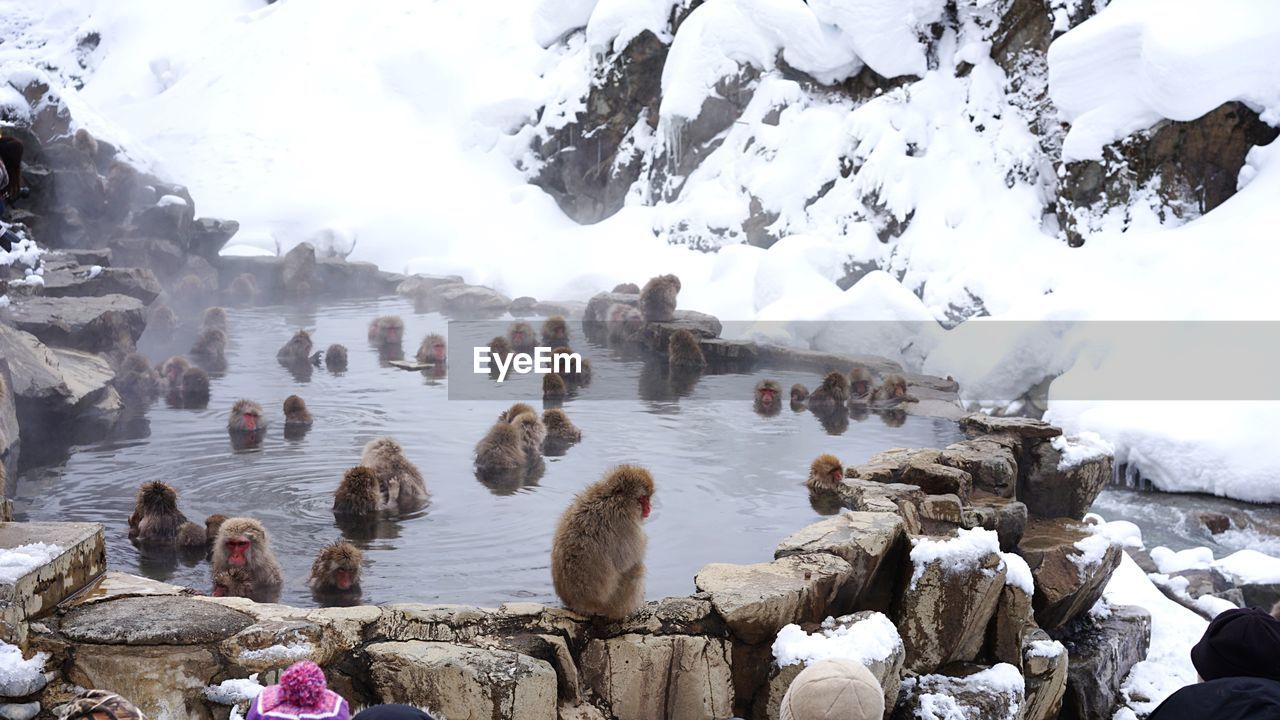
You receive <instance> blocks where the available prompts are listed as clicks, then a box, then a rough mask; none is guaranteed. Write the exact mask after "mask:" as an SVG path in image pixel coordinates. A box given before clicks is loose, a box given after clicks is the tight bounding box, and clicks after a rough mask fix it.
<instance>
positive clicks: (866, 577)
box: [773, 512, 906, 607]
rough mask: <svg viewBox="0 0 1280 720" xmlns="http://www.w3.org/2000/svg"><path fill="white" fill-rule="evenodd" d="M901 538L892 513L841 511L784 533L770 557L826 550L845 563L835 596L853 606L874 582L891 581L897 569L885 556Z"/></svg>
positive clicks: (899, 525) (902, 542)
mask: <svg viewBox="0 0 1280 720" xmlns="http://www.w3.org/2000/svg"><path fill="white" fill-rule="evenodd" d="M905 538H906V535H905V534H904V531H903V523H902V518H900V517H899V516H898V515H896V514H891V513H873V512H844V513H841V514H840V515H837V516H835V517H832V518H828V519H826V520H822V521H821V522H816V523H814V524H812V525H809V526H808V527H806V528H804V529H802V530H800V531H799V532H795V533H792V534H791V535H789V536H787V537H786V539H784V540H783V541H782V542H781V543H780V544H779V545H778V548H777V550H775V551H774V553H773V556H774V557H775V558H784V557H790V556H793V555H808V554H810V553H827V554H830V555H835V556H836V557H839V558H840V559H842V560H844V561H845V562H847V563H849V567H850V572H849V576H848V579H847V580H846V581H845V583H844V586H843V587H841V588H840V589H839V599H840V600H842V601H844V602H847V603H848V604H849V605H848V606H849V607H856V606H858V605H860V604H861V603H860V602H859V600H860V599H861V598H863V597H864V596H865V595H866V594H867V593H868V592H870V591H871V590H873V589H874V588H875V587H877V586H878V585H880V584H882V583H887V584H890V585H891V584H893V580H894V578H893V577H892V574H893V573H894V572H895V571H896V570H897V568H896V567H890V566H889V565H888V564H887V563H886V558H888V557H889V556H890V555H892V554H893V553H894V551H895V550H899V549H900V548H901V547H903V546H904V545H905ZM842 604H843V603H842Z"/></svg>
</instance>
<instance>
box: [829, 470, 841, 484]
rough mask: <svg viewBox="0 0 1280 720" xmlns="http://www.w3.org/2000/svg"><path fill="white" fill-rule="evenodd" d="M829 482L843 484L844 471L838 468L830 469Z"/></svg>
mask: <svg viewBox="0 0 1280 720" xmlns="http://www.w3.org/2000/svg"><path fill="white" fill-rule="evenodd" d="M830 474H831V482H833V483H836V484H839V483H842V482H844V471H843V470H841V469H840V468H838V467H833V468H831V473H830Z"/></svg>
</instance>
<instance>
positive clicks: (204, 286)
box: [169, 273, 217, 311]
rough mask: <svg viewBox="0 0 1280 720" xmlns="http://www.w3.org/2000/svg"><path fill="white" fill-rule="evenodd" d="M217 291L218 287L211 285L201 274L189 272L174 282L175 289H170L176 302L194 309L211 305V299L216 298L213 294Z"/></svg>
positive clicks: (185, 307) (186, 308) (171, 295)
mask: <svg viewBox="0 0 1280 720" xmlns="http://www.w3.org/2000/svg"><path fill="white" fill-rule="evenodd" d="M216 291H217V287H215V286H213V285H211V284H210V283H209V282H208V281H207V280H204V279H203V278H201V277H200V276H199V275H197V274H195V273H187V274H186V275H183V276H182V278H180V279H179V280H178V282H176V283H174V284H173V289H172V290H170V291H169V295H170V297H171V298H172V299H173V302H174V303H175V304H177V305H179V306H181V307H182V308H183V309H185V310H192V311H194V310H198V309H199V308H202V307H206V306H207V305H209V301H210V300H212V299H214V298H213V295H214V293H215V292H216Z"/></svg>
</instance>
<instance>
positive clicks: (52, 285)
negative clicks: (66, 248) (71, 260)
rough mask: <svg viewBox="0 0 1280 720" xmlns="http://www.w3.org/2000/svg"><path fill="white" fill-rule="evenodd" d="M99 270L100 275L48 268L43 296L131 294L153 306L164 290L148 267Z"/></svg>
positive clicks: (79, 269)
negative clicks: (152, 303) (153, 302)
mask: <svg viewBox="0 0 1280 720" xmlns="http://www.w3.org/2000/svg"><path fill="white" fill-rule="evenodd" d="M99 267H100V270H99V271H98V272H97V274H93V272H92V271H91V269H90V268H88V267H84V266H81V265H71V266H66V267H62V268H58V269H46V270H45V274H44V292H43V294H44V295H45V296H46V297H102V296H104V295H127V296H128V297H131V298H135V299H137V300H139V301H141V302H142V304H143V305H150V304H151V302H152V301H154V300H155V299H156V298H157V297H159V296H160V293H161V292H162V291H163V288H161V287H160V281H159V280H157V279H156V275H155V273H153V272H151V271H150V270H148V269H147V268H141V267H125V268H113V267H101V266H99Z"/></svg>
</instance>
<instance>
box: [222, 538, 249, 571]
mask: <svg viewBox="0 0 1280 720" xmlns="http://www.w3.org/2000/svg"><path fill="white" fill-rule="evenodd" d="M251 544H252V543H250V542H249V539H248V538H246V537H238V538H228V539H227V542H226V546H227V562H228V563H230V564H232V565H235V566H237V567H243V566H244V565H245V564H246V563H247V562H248V561H249V560H248V555H249V546H250V545H251Z"/></svg>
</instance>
